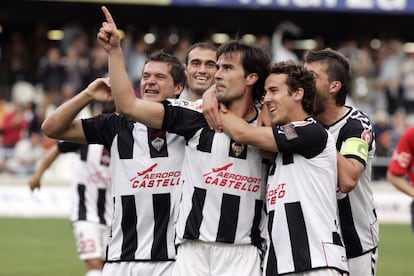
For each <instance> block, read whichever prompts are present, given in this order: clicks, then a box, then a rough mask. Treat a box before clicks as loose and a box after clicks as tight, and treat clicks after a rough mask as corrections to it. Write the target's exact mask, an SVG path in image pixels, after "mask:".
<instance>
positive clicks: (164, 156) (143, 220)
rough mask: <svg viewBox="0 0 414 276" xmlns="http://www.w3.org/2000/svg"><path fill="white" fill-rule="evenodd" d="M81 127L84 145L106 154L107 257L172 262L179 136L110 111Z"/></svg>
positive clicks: (181, 151) (180, 157)
mask: <svg viewBox="0 0 414 276" xmlns="http://www.w3.org/2000/svg"><path fill="white" fill-rule="evenodd" d="M82 125H83V129H84V132H85V136H86V137H87V140H88V143H99V144H103V145H104V146H105V147H107V148H109V149H110V152H111V177H112V196H113V201H114V217H113V221H112V228H111V238H110V241H109V246H108V252H107V261H108V262H117V261H166V260H173V259H174V258H175V255H176V249H175V244H174V238H175V229H174V223H175V218H176V216H177V211H178V203H179V199H180V194H181V184H180V178H181V168H182V161H183V156H184V139H183V138H182V137H180V136H177V135H175V134H170V133H166V132H165V131H162V130H157V129H149V128H147V127H146V126H144V125H142V124H140V123H137V122H133V121H131V120H129V119H128V118H126V117H125V116H120V115H116V114H109V115H107V114H105V115H100V116H98V117H95V118H91V119H84V120H82Z"/></svg>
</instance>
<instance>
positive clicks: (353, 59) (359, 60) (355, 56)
mask: <svg viewBox="0 0 414 276" xmlns="http://www.w3.org/2000/svg"><path fill="white" fill-rule="evenodd" d="M338 52H340V53H341V54H343V55H344V56H345V57H346V58H347V59H348V60H349V64H350V66H351V91H350V92H351V93H350V95H348V96H349V97H351V98H352V102H353V104H354V105H355V106H357V107H358V108H359V109H360V110H362V111H364V112H365V113H367V114H370V113H371V112H372V101H373V97H374V95H373V91H372V82H373V78H374V76H375V65H374V62H373V60H372V58H371V54H370V52H369V51H368V49H366V48H365V47H362V48H359V47H358V43H357V41H356V40H354V39H349V40H346V41H345V42H343V43H342V45H341V47H340V48H339V49H338Z"/></svg>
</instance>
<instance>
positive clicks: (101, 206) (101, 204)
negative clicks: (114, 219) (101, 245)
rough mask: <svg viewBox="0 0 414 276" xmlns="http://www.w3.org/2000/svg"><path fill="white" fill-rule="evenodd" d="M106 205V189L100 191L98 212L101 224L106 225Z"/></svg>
mask: <svg viewBox="0 0 414 276" xmlns="http://www.w3.org/2000/svg"><path fill="white" fill-rule="evenodd" d="M105 203H106V189H98V202H97V210H98V217H99V223H101V224H106V220H105V212H106V211H105Z"/></svg>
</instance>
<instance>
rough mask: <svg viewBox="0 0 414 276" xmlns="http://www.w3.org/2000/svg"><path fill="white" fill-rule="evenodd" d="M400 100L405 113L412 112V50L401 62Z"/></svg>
mask: <svg viewBox="0 0 414 276" xmlns="http://www.w3.org/2000/svg"><path fill="white" fill-rule="evenodd" d="M401 93H402V95H401V98H402V99H401V100H402V107H403V108H404V109H405V112H406V113H407V114H414V52H410V53H407V56H406V58H405V59H404V60H403V61H402V63H401Z"/></svg>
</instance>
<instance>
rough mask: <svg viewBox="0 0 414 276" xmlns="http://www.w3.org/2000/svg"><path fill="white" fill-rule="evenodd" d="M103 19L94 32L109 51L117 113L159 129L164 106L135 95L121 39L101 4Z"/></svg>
mask: <svg viewBox="0 0 414 276" xmlns="http://www.w3.org/2000/svg"><path fill="white" fill-rule="evenodd" d="M102 11H103V13H104V15H105V19H106V21H105V22H103V23H102V27H101V28H100V30H99V33H98V35H97V38H98V42H99V43H100V44H101V45H102V47H103V48H104V49H105V50H106V52H107V53H108V68H109V79H110V82H111V88H112V94H113V97H114V101H115V106H116V109H117V111H118V112H119V113H120V114H123V115H125V116H127V117H130V118H131V119H133V120H135V121H138V122H141V123H143V124H145V125H147V126H150V127H153V128H161V126H162V122H163V119H164V106H163V105H162V104H161V103H156V102H149V101H144V100H142V99H138V98H137V97H136V96H135V91H134V89H133V87H132V83H131V80H130V79H129V76H128V73H127V70H126V66H125V61H124V56H123V52H122V47H121V38H120V36H119V32H118V29H117V27H116V24H115V21H114V19H113V18H112V15H111V14H110V12H109V10H108V9H107V8H106V7H102Z"/></svg>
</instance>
